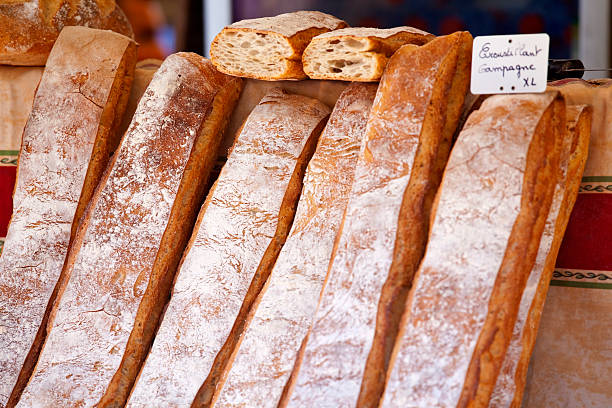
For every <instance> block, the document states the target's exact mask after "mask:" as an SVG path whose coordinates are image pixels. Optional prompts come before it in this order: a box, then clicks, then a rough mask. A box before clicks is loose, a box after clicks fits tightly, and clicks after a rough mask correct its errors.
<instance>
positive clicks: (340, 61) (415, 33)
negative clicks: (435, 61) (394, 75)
mask: <svg viewBox="0 0 612 408" xmlns="http://www.w3.org/2000/svg"><path fill="white" fill-rule="evenodd" d="M433 38H434V36H433V35H432V34H429V33H427V32H425V31H421V30H418V29H416V28H412V27H395V28H388V29H380V28H367V27H354V28H343V29H341V30H335V31H330V32H327V33H323V34H320V35H318V36H316V37H315V38H313V39H312V41H311V42H310V44H309V45H308V47H306V50H305V51H304V55H303V57H302V63H303V66H304V72H305V73H306V75H308V76H309V77H310V78H313V79H339V80H343V81H360V82H372V81H378V80H379V79H380V77H381V75H382V73H383V71H384V70H385V66H386V65H387V60H388V59H389V57H391V55H393V53H394V52H395V51H397V50H398V48H399V47H401V46H402V45H404V44H415V45H423V44H425V43H427V42H428V41H430V40H432V39H433Z"/></svg>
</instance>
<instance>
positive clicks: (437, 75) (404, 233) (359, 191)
mask: <svg viewBox="0 0 612 408" xmlns="http://www.w3.org/2000/svg"><path fill="white" fill-rule="evenodd" d="M470 47H471V36H470V35H469V34H468V33H456V34H453V35H450V36H447V37H439V38H437V39H435V40H433V41H431V42H430V43H428V44H426V45H425V46H423V47H418V46H415V45H407V46H404V47H402V48H400V49H399V50H398V51H397V52H396V53H395V55H394V56H393V57H392V58H391V59H390V60H389V65H388V67H387V70H386V71H385V74H384V75H383V77H382V80H381V83H380V86H379V88H378V92H377V95H376V99H375V101H374V105H373V107H372V111H371V114H370V118H369V121H368V125H367V129H366V135H365V140H364V146H363V148H362V150H361V152H360V157H359V161H358V163H357V167H356V170H355V181H354V183H353V187H352V191H351V193H350V198H349V203H348V205H347V209H346V212H345V215H344V220H343V226H342V230H341V231H340V233H339V234H340V235H339V237H338V244H337V251H336V252H335V254H334V258H333V260H332V261H331V263H330V268H329V270H328V276H327V278H326V284H325V287H324V289H323V291H322V295H321V300H320V303H319V306H318V310H317V312H316V317H315V322H314V324H313V327H312V331H311V333H310V334H309V337H308V341H307V343H306V345H305V349H304V350H303V362H302V364H301V366H300V364H299V361H298V363H297V364H296V366H295V368H294V373H293V374H292V379H291V381H290V383H289V385H288V387H287V392H286V394H285V395H284V397H283V398H284V399H283V401H281V404H288V405H290V406H354V405H355V404H356V403H357V401H358V397H359V394H360V385H361V383H362V379H363V378H364V372H365V367H366V360H367V359H368V352H369V351H370V347H371V345H372V342H373V338H374V335H375V325H376V320H377V319H376V314H377V306H378V305H379V299H381V298H380V294H381V288H382V286H383V283H384V282H385V279H387V276H388V274H389V272H390V271H391V270H392V265H394V263H397V262H400V263H401V265H402V266H401V267H400V264H397V266H396V267H395V268H396V269H397V272H394V274H395V275H394V277H393V282H394V284H393V285H397V284H399V283H400V282H403V281H405V280H408V281H409V280H410V279H411V277H412V272H413V270H415V269H416V267H417V265H418V262H419V260H420V257H421V252H422V248H423V247H424V245H425V240H426V238H427V218H428V214H429V207H430V206H431V201H432V199H433V195H434V193H435V191H436V189H437V184H438V183H439V180H440V177H441V173H442V170H443V168H444V163H445V161H446V157H447V156H448V152H449V149H450V144H451V139H452V135H453V133H454V130H455V129H454V127H455V126H456V123H457V120H458V119H459V115H460V112H461V107H462V105H463V98H464V96H465V93H466V91H467V88H468V78H469V75H468V67H469V59H470V55H471V53H470ZM398 216H399V217H400V219H402V218H401V217H406V220H405V223H402V224H400V225H399V226H398ZM400 230H401V231H400ZM394 246H398V248H397V249H395V250H394ZM400 248H401V250H404V248H408V249H409V250H410V254H409V255H408V256H407V257H406V258H400V255H401V254H399V251H400ZM400 269H402V270H401V273H400ZM393 289H395V287H392V288H391V289H390V290H393ZM394 301H395V299H394V298H385V299H384V300H382V302H383V303H382V304H381V306H380V307H381V308H384V309H385V310H386V311H385V313H386V314H388V315H392V310H393V309H395V308H397V307H398V305H395V304H394ZM379 313H380V312H379ZM389 324H390V325H391V326H392V322H391V321H390V322H389ZM385 330H386V329H385ZM388 335H390V336H392V333H391V332H389V334H388ZM386 336H387V335H385V338H386ZM379 357H380V356H376V359H374V360H375V361H376V362H375V363H374V362H372V364H374V365H376V366H378V365H379V364H380V362H379V361H378V359H379ZM374 360H373V361H374ZM293 385H295V389H294V391H293V392H291V388H292V386H293Z"/></svg>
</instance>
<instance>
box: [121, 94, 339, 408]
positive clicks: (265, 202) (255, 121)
mask: <svg viewBox="0 0 612 408" xmlns="http://www.w3.org/2000/svg"><path fill="white" fill-rule="evenodd" d="M328 115H329V108H327V106H325V105H323V104H322V103H321V102H319V101H317V100H315V99H312V98H307V97H304V96H298V95H291V94H288V93H285V92H283V91H281V90H280V89H275V90H273V91H272V92H270V93H269V94H268V95H267V96H266V97H264V98H263V99H262V100H261V102H260V103H259V105H257V106H256V107H255V109H253V112H252V113H251V115H250V116H249V117H248V119H247V120H246V122H245V123H244V126H243V127H242V130H241V132H240V135H239V136H238V138H237V139H236V143H235V144H234V146H233V148H232V151H231V153H230V155H229V158H228V160H227V163H226V164H225V166H224V167H223V169H222V170H221V174H220V175H219V178H218V179H217V182H216V183H215V185H214V187H213V189H212V190H211V192H210V193H209V194H208V197H207V198H206V201H205V203H204V205H203V206H202V209H201V211H200V215H199V217H198V221H197V223H196V227H195V229H194V232H193V235H192V238H191V241H190V242H189V245H188V247H187V250H186V251H185V255H184V256H183V259H182V261H181V266H180V268H179V271H178V274H177V277H176V283H175V285H174V289H173V292H172V296H171V298H170V302H169V303H168V308H167V310H166V311H165V313H164V317H163V320H162V322H161V325H160V327H159V330H158V332H157V335H156V337H155V342H154V343H153V346H152V348H151V351H150V352H149V355H148V356H147V359H146V363H145V365H144V366H143V368H142V371H141V372H140V375H139V377H138V382H137V383H136V385H135V387H134V389H133V390H132V393H131V395H130V399H129V401H128V404H127V406H128V407H148V406H151V405H159V406H188V405H189V404H190V403H192V401H193V400H194V397H195V396H196V393H197V392H198V389H199V388H200V387H201V386H202V384H203V383H204V381H205V380H207V384H210V385H211V386H212V387H213V388H214V387H215V384H217V382H218V381H220V378H218V375H219V373H223V372H224V370H225V367H227V365H228V364H229V363H230V362H229V361H228V358H231V356H230V354H231V352H232V350H233V349H234V348H235V343H236V342H237V341H238V340H239V337H240V336H241V335H242V330H243V329H244V323H245V319H246V316H247V315H248V314H249V313H250V309H251V307H252V305H253V302H254V301H255V298H256V296H257V294H258V293H259V291H260V290H261V286H262V285H263V284H264V283H265V281H266V279H267V277H268V275H269V273H270V270H271V269H272V266H273V265H274V262H275V260H276V257H277V256H278V252H279V251H280V248H281V246H282V244H283V243H284V241H285V239H286V237H287V234H288V233H289V228H290V227H291V222H292V221H293V216H294V212H295V207H296V205H297V200H298V197H299V194H300V190H301V186H302V177H303V175H304V171H305V169H306V165H307V164H308V160H309V159H310V157H311V156H312V153H313V151H314V149H315V146H316V141H317V138H318V136H319V133H320V132H321V130H322V129H323V126H324V125H325V121H326V118H327V116H328ZM224 343H226V344H225V346H224ZM220 351H221V353H220V354H219V355H217V354H218V353H219V352H220ZM207 376H208V379H207ZM206 390H208V388H206ZM203 397H207V395H204V396H203ZM193 404H194V406H199V404H198V403H197V402H194V403H193Z"/></svg>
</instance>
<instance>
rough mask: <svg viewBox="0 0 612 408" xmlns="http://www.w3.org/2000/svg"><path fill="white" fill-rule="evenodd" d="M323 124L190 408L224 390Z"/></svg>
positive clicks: (304, 154)
mask: <svg viewBox="0 0 612 408" xmlns="http://www.w3.org/2000/svg"><path fill="white" fill-rule="evenodd" d="M326 123H327V117H325V118H323V119H322V120H321V121H320V122H319V124H318V125H317V126H316V127H315V128H314V129H313V130H312V133H311V134H310V136H309V137H308V140H307V141H306V144H305V145H304V149H303V150H302V152H301V154H300V156H299V157H298V159H297V163H296V166H295V169H294V170H293V174H292V175H291V179H290V180H289V184H288V186H287V190H286V192H285V196H284V197H283V201H282V204H281V209H280V212H279V214H278V224H277V226H276V231H275V233H274V238H273V239H272V241H271V242H270V244H269V245H268V247H267V248H266V251H265V252H264V255H263V257H262V259H261V262H260V263H259V265H258V266H257V271H256V272H255V274H254V276H253V280H252V281H251V284H250V286H249V289H248V292H247V295H246V297H245V299H244V300H243V302H242V306H241V308H240V311H239V312H238V316H237V317H236V322H235V323H234V326H233V327H232V330H231V332H230V334H229V335H228V337H227V341H226V342H225V344H224V345H223V347H222V348H221V350H220V351H219V353H218V354H217V357H216V358H215V361H214V363H213V366H212V368H211V370H210V373H209V374H208V377H207V378H206V380H205V381H204V384H202V386H201V387H200V389H199V390H198V392H197V394H196V396H195V398H194V400H193V402H192V404H191V406H192V407H193V408H196V407H202V408H203V407H209V406H214V405H215V402H216V401H217V399H218V398H219V395H220V393H221V390H222V388H223V383H224V382H225V380H226V378H227V375H228V374H229V369H230V367H231V366H232V363H233V362H234V359H235V358H236V355H237V353H238V349H239V347H240V343H241V341H242V338H243V333H244V331H245V330H246V328H247V326H248V324H249V323H250V322H251V320H252V319H253V315H254V314H255V311H256V310H257V305H258V304H259V300H260V298H259V293H260V292H261V290H262V288H263V287H264V285H265V283H266V281H267V280H268V277H269V276H270V272H271V271H272V267H273V266H274V263H275V262H276V259H277V258H278V254H279V253H280V250H281V249H282V247H283V245H284V243H285V241H286V240H287V236H288V235H289V230H290V229H291V224H292V223H293V218H294V216H295V210H296V207H297V203H298V200H299V198H300V193H301V191H302V184H303V179H304V173H305V172H306V167H307V166H308V162H309V161H310V158H311V157H312V155H313V154H314V151H315V148H316V146H317V141H318V138H319V135H320V134H321V131H322V130H323V128H324V127H325V124H326Z"/></svg>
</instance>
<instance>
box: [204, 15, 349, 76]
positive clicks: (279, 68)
mask: <svg viewBox="0 0 612 408" xmlns="http://www.w3.org/2000/svg"><path fill="white" fill-rule="evenodd" d="M346 26H347V24H346V23H345V22H344V21H342V20H339V19H337V18H335V17H333V16H331V15H329V14H324V13H320V12H315V11H298V12H294V13H286V14H281V15H278V16H275V17H265V18H260V19H252V20H243V21H238V22H236V23H234V24H232V25H230V26H227V27H225V28H224V29H223V30H222V31H221V32H220V33H219V34H217V36H216V37H215V38H214V40H213V42H212V44H211V46H210V57H211V61H212V62H213V64H215V66H216V67H217V69H218V70H219V71H221V72H224V73H226V74H229V75H235V76H240V77H244V78H254V79H261V80H266V81H273V80H280V79H290V80H299V79H305V78H306V74H305V73H304V71H303V69H302V53H303V52H304V49H305V48H306V46H307V45H308V44H309V43H310V41H311V40H312V38H313V37H315V36H317V35H319V34H321V33H324V32H328V31H331V30H336V29H339V28H343V27H346ZM246 33H251V34H257V36H258V38H259V39H260V40H262V41H263V42H267V41H268V40H269V39H270V38H272V39H274V41H277V42H278V43H279V44H282V46H280V48H282V49H284V50H283V52H282V55H280V56H279V57H278V59H274V60H271V62H270V63H271V64H273V65H274V66H275V68H276V70H275V71H274V73H271V72H269V71H265V70H262V69H261V68H262V67H263V66H264V65H265V64H262V63H261V62H260V61H259V60H258V59H257V58H251V57H250V56H249V57H248V58H246V59H242V60H241V61H240V63H238V64H231V66H229V65H230V64H227V63H226V61H225V60H227V59H228V56H227V55H224V53H223V52H224V51H225V50H224V47H226V46H229V47H231V48H233V49H235V50H238V49H239V48H240V47H241V44H240V43H241V42H242V41H243V40H244V39H243V40H240V39H238V38H237V37H238V36H239V35H241V34H246ZM228 35H231V36H232V37H228ZM233 36H236V37H233ZM266 37H268V38H266ZM263 42H262V44H263ZM262 46H263V45H262ZM257 48H258V46H257V45H256V44H250V45H249V48H247V49H250V50H254V49H257ZM258 58H266V56H259V57H258ZM268 65H269V64H268ZM266 72H268V73H266Z"/></svg>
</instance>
